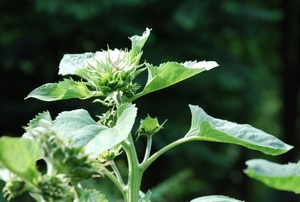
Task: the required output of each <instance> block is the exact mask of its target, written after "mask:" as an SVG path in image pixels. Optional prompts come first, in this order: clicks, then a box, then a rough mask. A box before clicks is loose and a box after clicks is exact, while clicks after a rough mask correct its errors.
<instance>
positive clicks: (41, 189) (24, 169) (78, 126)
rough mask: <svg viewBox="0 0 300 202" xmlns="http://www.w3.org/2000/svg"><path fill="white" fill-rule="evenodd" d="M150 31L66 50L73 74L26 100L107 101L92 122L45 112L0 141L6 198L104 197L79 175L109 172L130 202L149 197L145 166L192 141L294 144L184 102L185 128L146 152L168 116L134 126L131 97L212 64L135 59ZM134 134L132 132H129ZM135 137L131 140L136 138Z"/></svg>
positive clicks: (275, 151)
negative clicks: (127, 43) (126, 41)
mask: <svg viewBox="0 0 300 202" xmlns="http://www.w3.org/2000/svg"><path fill="white" fill-rule="evenodd" d="M149 35H150V29H148V28H147V29H146V31H145V32H144V33H143V35H142V36H133V37H131V38H130V40H131V42H132V47H131V49H130V50H127V49H125V50H118V49H114V50H110V49H108V50H107V51H104V50H103V51H100V52H96V53H84V54H66V55H64V57H63V59H62V60H61V62H60V65H59V74H60V75H63V76H66V75H73V76H77V78H78V77H79V78H80V80H78V81H76V80H73V79H72V78H66V79H64V80H63V81H60V82H59V83H48V84H44V85H42V86H40V87H38V88H36V89H35V90H33V91H32V92H31V93H30V94H29V95H28V97H27V98H37V99H40V100H43V101H56V100H64V99H71V98H79V99H89V98H94V101H93V102H94V103H96V104H102V105H105V106H106V107H108V110H107V111H106V112H105V113H103V114H102V115H100V116H98V120H97V121H95V120H94V119H93V118H92V117H91V116H90V115H89V113H88V112H87V111H86V110H84V109H77V110H73V111H64V112H61V113H60V114H59V115H58V116H57V117H56V118H55V119H52V117H51V115H50V113H49V112H43V113H40V114H38V115H37V116H36V117H35V118H34V119H32V120H31V121H30V122H29V124H28V126H27V127H25V130H26V132H25V133H24V135H23V136H22V137H21V138H11V137H2V138H1V139H0V151H1V152H0V165H1V170H0V178H1V179H2V180H4V181H5V182H6V186H5V187H4V189H3V192H4V195H5V196H6V197H7V198H8V200H10V199H12V198H14V197H16V196H18V195H20V194H22V193H23V192H25V191H28V192H29V193H30V195H31V196H32V197H33V198H35V199H36V200H37V201H41V202H42V201H62V202H65V201H80V202H81V201H82V202H83V201H107V200H106V199H105V196H104V195H103V194H101V192H100V191H101V190H94V189H86V188H83V187H82V185H81V181H83V180H86V179H91V178H94V177H100V176H103V175H105V176H107V177H108V178H109V179H110V180H111V181H112V182H113V183H114V184H115V185H116V187H117V188H118V189H119V191H120V192H121V194H122V195H123V197H124V200H125V201H128V202H137V201H140V202H144V201H145V202H146V201H150V197H151V191H148V192H146V193H145V194H144V193H143V192H142V191H141V190H140V187H141V183H142V177H143V173H144V172H145V170H146V169H147V168H148V167H149V166H150V165H151V164H152V163H153V162H154V161H155V160H156V159H157V158H158V157H160V156H161V155H162V154H164V153H165V152H166V151H168V150H170V149H172V148H173V147H176V146H178V145H180V144H183V143H186V142H190V141H212V142H221V143H230V144H237V145H241V146H244V147H247V148H250V149H254V150H258V151H261V152H263V153H265V154H269V155H279V154H282V153H284V152H287V151H288V150H290V149H291V148H292V146H289V145H287V144H285V143H283V142H282V141H280V140H279V139H277V138H276V137H274V136H272V135H269V134H267V133H265V132H263V131H261V130H259V129H256V128H253V127H252V126H250V125H245V124H237V123H233V122H229V121H225V120H221V119H217V118H213V117H211V116H209V115H207V114H206V113H205V112H204V110H203V109H201V108H200V107H199V106H194V105H190V106H189V107H190V111H191V115H192V118H191V119H192V120H191V127H190V129H189V130H188V132H187V133H186V134H185V135H184V136H183V137H182V138H180V139H178V140H176V141H174V142H171V143H170V144H168V145H166V146H165V147H163V148H161V149H160V150H159V151H157V152H155V153H154V154H151V146H152V138H154V137H155V134H156V133H158V132H159V131H160V130H162V129H163V126H164V124H165V122H166V121H164V122H163V123H160V122H159V121H158V119H157V118H152V117H151V116H150V115H148V116H147V117H146V118H145V119H143V120H141V121H140V126H139V128H138V130H137V131H136V132H133V131H132V128H133V125H134V123H135V118H136V114H137V109H138V108H137V107H136V106H135V104H133V101H135V100H136V99H138V98H140V97H142V96H144V95H146V94H149V93H151V92H154V91H157V90H161V89H163V88H166V87H169V86H171V85H173V84H175V83H178V82H180V81H182V80H184V79H187V78H189V77H192V76H194V75H196V74H199V73H201V72H203V71H205V70H210V69H212V68H214V67H216V66H218V65H217V63H216V62H211V61H209V62H206V61H203V62H197V61H188V62H184V63H177V62H166V63H163V64H160V65H159V66H154V65H152V64H149V63H146V62H143V63H140V58H141V56H142V48H143V46H144V44H145V42H146V40H147V38H148V37H149ZM145 70H147V71H148V78H147V82H146V84H145V86H143V88H142V90H139V89H140V88H141V86H140V84H138V83H135V81H134V80H135V78H136V77H137V76H139V74H140V73H141V72H143V71H145ZM134 136H136V137H134ZM140 136H145V137H146V138H147V144H146V148H145V154H144V157H143V160H142V161H139V158H138V156H137V152H136V147H135V141H138V140H139V137H140ZM134 140H135V141H134ZM122 152H124V153H125V154H126V157H127V162H128V178H127V180H126V181H125V180H124V176H122V175H121V173H120V172H119V169H118V165H116V163H115V161H114V159H115V158H116V157H117V156H118V155H119V154H121V153H122ZM40 159H43V160H44V161H45V162H46V165H47V172H46V173H41V172H40V171H39V170H38V169H37V167H36V161H37V160H40ZM217 200H222V201H239V200H236V199H233V198H229V197H226V196H218V195H215V196H205V197H199V198H197V199H194V200H192V201H193V202H201V201H217Z"/></svg>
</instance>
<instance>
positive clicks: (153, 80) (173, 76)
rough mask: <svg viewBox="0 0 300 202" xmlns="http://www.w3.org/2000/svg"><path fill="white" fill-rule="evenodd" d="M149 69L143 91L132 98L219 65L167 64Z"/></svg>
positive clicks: (194, 63) (198, 63)
mask: <svg viewBox="0 0 300 202" xmlns="http://www.w3.org/2000/svg"><path fill="white" fill-rule="evenodd" d="M146 65H147V68H148V80H147V83H146V86H145V87H144V89H143V91H142V92H140V93H138V94H136V95H135V96H133V97H132V99H131V100H134V99H137V98H139V97H141V96H143V95H145V94H148V93H151V92H154V91H157V90H160V89H163V88H166V87H168V86H171V85H173V84H176V83H178V82H180V81H183V80H185V79H187V78H189V77H192V76H194V75H196V74H199V73H201V72H203V71H205V70H210V69H212V68H214V67H217V66H218V64H217V63H216V62H212V61H208V62H205V61H202V62H196V61H194V62H185V63H177V62H167V63H164V64H161V65H160V66H159V67H156V66H153V65H150V64H146Z"/></svg>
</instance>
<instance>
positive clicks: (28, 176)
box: [0, 136, 40, 185]
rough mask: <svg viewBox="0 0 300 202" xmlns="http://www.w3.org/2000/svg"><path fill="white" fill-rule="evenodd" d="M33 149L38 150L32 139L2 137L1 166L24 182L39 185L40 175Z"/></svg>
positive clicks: (0, 140)
mask: <svg viewBox="0 0 300 202" xmlns="http://www.w3.org/2000/svg"><path fill="white" fill-rule="evenodd" d="M32 148H36V143H35V142H34V141H32V140H30V139H27V138H15V137H5V136H4V137H1V138H0V164H1V165H2V166H3V167H4V168H6V169H8V170H9V171H10V172H12V173H14V174H16V175H18V176H19V177H21V178H22V179H23V180H24V181H26V182H29V183H31V184H34V185H37V182H38V179H39V177H40V173H39V171H38V170H37V168H36V161H35V156H34V155H32Z"/></svg>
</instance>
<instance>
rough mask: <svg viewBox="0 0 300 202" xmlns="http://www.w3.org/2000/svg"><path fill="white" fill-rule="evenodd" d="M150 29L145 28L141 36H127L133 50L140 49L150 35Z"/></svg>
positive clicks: (138, 50) (139, 50)
mask: <svg viewBox="0 0 300 202" xmlns="http://www.w3.org/2000/svg"><path fill="white" fill-rule="evenodd" d="M150 31H151V29H149V28H146V31H145V32H144V33H143V35H142V36H137V35H134V36H132V37H130V38H129V39H130V40H131V44H132V45H131V46H132V50H134V51H136V52H141V51H142V48H143V46H144V44H145V42H146V41H147V39H148V37H149V35H150Z"/></svg>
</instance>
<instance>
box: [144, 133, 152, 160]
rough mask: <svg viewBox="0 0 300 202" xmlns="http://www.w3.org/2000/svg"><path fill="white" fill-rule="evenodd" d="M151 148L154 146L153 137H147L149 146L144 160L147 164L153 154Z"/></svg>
mask: <svg viewBox="0 0 300 202" xmlns="http://www.w3.org/2000/svg"><path fill="white" fill-rule="evenodd" d="M151 146H152V136H150V137H149V136H147V146H146V150H145V156H144V159H143V162H142V164H143V163H144V162H146V161H147V160H148V158H149V156H150V152H151Z"/></svg>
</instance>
